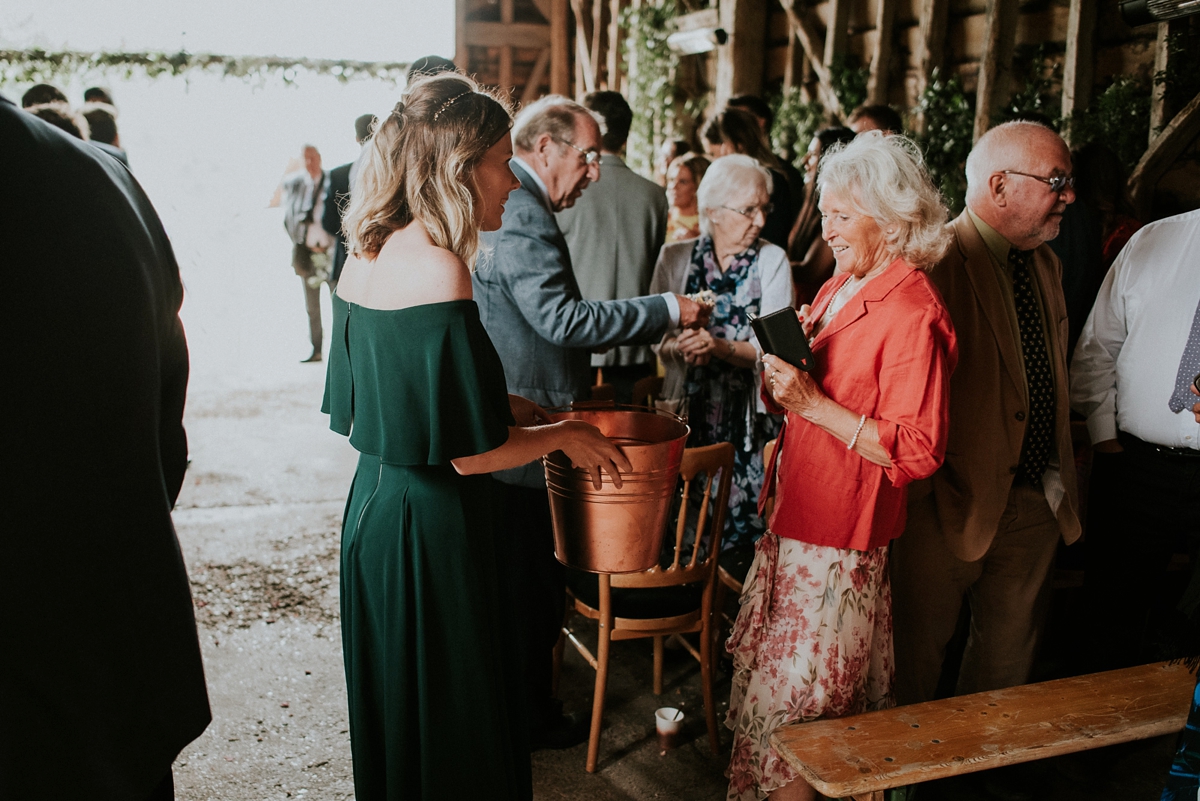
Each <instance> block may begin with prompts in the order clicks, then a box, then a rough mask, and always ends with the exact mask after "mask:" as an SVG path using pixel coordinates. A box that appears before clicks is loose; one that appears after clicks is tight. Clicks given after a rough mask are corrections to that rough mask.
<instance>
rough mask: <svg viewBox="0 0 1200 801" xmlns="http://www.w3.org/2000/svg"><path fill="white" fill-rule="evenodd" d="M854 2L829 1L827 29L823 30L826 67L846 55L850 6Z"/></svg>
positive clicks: (848, 0)
mask: <svg viewBox="0 0 1200 801" xmlns="http://www.w3.org/2000/svg"><path fill="white" fill-rule="evenodd" d="M853 4H854V0H829V6H830V7H829V12H830V16H829V27H828V28H826V29H825V51H824V53H825V55H824V61H825V66H826V67H832V66H833V64H834V62H835V61H836V60H837V59H838V58H839V57H841V56H845V55H846V43H847V42H848V41H849V39H850V6H851V5H853Z"/></svg>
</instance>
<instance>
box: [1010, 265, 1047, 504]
mask: <svg viewBox="0 0 1200 801" xmlns="http://www.w3.org/2000/svg"><path fill="white" fill-rule="evenodd" d="M1029 259H1030V254H1029V251H1027V250H1017V249H1016V248H1012V249H1011V250H1009V252H1008V263H1009V265H1010V266H1011V267H1012V279H1013V301H1014V304H1015V305H1016V307H1017V327H1018V328H1019V329H1020V331H1021V352H1022V354H1024V356H1025V382H1026V384H1028V385H1029V423H1028V425H1027V426H1026V429H1025V445H1024V447H1023V448H1022V449H1021V464H1020V468H1019V469H1020V474H1021V475H1023V476H1025V478H1026V479H1028V480H1029V482H1030V483H1031V484H1033V485H1034V486H1040V485H1041V483H1042V474H1043V473H1045V472H1046V466H1047V465H1048V464H1049V463H1050V445H1051V443H1052V441H1053V438H1054V376H1053V375H1051V373H1050V356H1049V354H1048V353H1047V352H1046V334H1045V330H1044V329H1043V327H1042V314H1041V311H1040V310H1039V309H1038V302H1037V298H1036V297H1034V294H1033V280H1032V278H1031V277H1030V274H1029Z"/></svg>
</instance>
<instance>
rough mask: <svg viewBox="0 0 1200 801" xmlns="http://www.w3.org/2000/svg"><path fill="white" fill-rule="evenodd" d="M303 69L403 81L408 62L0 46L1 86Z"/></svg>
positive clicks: (292, 76) (282, 73)
mask: <svg viewBox="0 0 1200 801" xmlns="http://www.w3.org/2000/svg"><path fill="white" fill-rule="evenodd" d="M300 70H304V71H306V72H311V73H314V74H317V75H332V76H333V77H334V78H336V79H337V80H339V81H341V82H342V83H345V82H347V81H350V80H355V79H359V78H373V79H376V80H384V81H389V82H390V83H391V84H392V85H396V84H398V83H400V82H402V81H403V80H404V76H405V73H406V72H407V70H408V64H405V63H401V62H382V61H345V60H329V59H311V58H283V57H280V56H221V55H215V54H212V53H188V52H186V51H180V52H178V53H161V52H140V53H124V52H118V53H108V52H97V53H84V52H77V51H71V50H64V51H59V52H47V51H45V50H38V49H34V50H0V85H3V84H5V83H42V82H45V83H50V82H53V81H57V80H62V79H66V78H70V77H71V76H72V75H77V74H85V73H102V74H109V75H112V74H116V75H120V76H122V77H125V78H130V77H132V76H133V75H134V73H139V72H140V73H142V74H144V75H147V76H148V77H150V78H158V77H160V76H162V75H171V76H180V75H184V74H185V73H188V72H208V73H217V74H220V75H222V76H224V77H230V78H242V79H247V78H259V79H260V80H261V79H265V78H267V77H268V76H271V75H276V74H277V75H279V77H281V78H282V79H283V82H284V83H286V84H292V83H295V81H296V76H297V73H298V72H299V71H300Z"/></svg>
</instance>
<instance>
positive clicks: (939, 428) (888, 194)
mask: <svg viewBox="0 0 1200 801" xmlns="http://www.w3.org/2000/svg"><path fill="white" fill-rule="evenodd" d="M818 183H819V186H820V193H821V201H820V209H821V214H822V236H823V237H824V238H825V241H826V242H828V243H829V246H830V248H831V249H832V250H833V252H834V255H835V258H836V259H837V269H838V272H837V273H835V274H834V276H833V278H831V279H830V280H829V282H828V283H826V284H825V286H824V287H823V288H822V289H821V291H820V292H819V293H818V294H817V297H816V298H815V299H814V302H813V306H812V307H811V308H809V307H807V306H805V307H802V308H801V310H800V316H801V320H802V322H803V324H804V326H805V328H806V329H807V330H808V333H809V336H810V337H811V338H812V349H813V354H814V356H815V359H816V368H815V369H814V371H813V372H812V373H804V372H801V371H800V370H798V369H796V368H795V367H793V366H792V365H790V364H788V363H787V362H785V361H783V360H782V359H779V358H777V357H775V356H770V355H767V356H764V357H763V364H764V370H765V373H764V379H765V380H764V384H763V398H764V400H765V401H766V402H767V407H768V408H769V409H771V410H772V411H776V412H784V413H785V415H786V422H785V425H784V429H783V432H782V433H781V434H780V437H779V445H778V448H777V450H776V458H775V459H774V460H773V462H772V463H771V464H770V465H769V466H768V468H767V475H766V479H765V484H764V491H763V493H762V495H763V499H765V498H767V497H770V496H771V495H774V497H775V508H774V511H773V512H772V515H771V517H770V519H769V520H768V532H767V534H766V535H765V536H764V537H763V538H762V539H761V540H760V541H759V543H758V546H757V551H756V554H755V559H754V563H753V565H752V566H751V568H750V573H749V578H748V580H747V582H746V588H745V591H744V592H743V595H742V608H741V612H740V614H739V615H738V620H737V623H736V625H735V626H734V631H733V634H732V636H731V637H730V640H729V645H728V647H729V650H730V651H731V652H732V654H733V659H734V680H733V693H732V698H731V700H730V704H729V717H728V720H727V725H729V727H730V728H732V729H733V730H734V741H733V757H732V760H731V763H730V767H729V777H730V787H729V798H730V799H731V800H736V801H751V800H753V801H757V800H758V799H761V798H765V797H768V796H769V797H770V798H772V799H775V801H791V800H792V799H805V801H807V799H813V798H815V797H816V795H815V791H814V790H813V789H812V788H811V787H809V786H808V785H807V784H806V783H805V782H804V780H803V779H797V776H796V773H795V771H794V770H793V769H792V768H791V767H789V766H788V765H787V763H786V762H784V761H783V760H782V759H781V758H780V757H779V755H778V754H777V753H776V752H775V750H774V749H773V748H772V747H771V745H770V742H769V738H770V736H771V734H772V733H773V732H774V731H775V729H777V728H778V727H779V726H781V725H784V724H786V723H794V722H797V721H809V720H814V719H816V718H828V717H841V716H843V715H851V714H856V713H859V712H865V711H869V710H874V709H882V708H886V707H889V706H891V705H892V703H893V701H892V692H891V690H892V677H893V661H892V618H891V590H890V586H889V583H888V574H887V553H888V547H887V546H888V543H889V542H890V541H891V540H892V539H894V538H896V537H898V536H899V535H900V533H901V532H902V531H903V530H904V519H905V504H906V495H907V489H906V488H907V485H908V484H909V482H911V481H913V480H915V479H920V478H925V477H927V476H929V475H931V474H932V473H933V472H934V471H935V470H936V469H937V468H938V466H939V465H940V464H941V463H942V459H943V457H944V456H945V450H946V437H947V432H948V395H947V388H948V386H949V383H950V373H951V372H952V371H953V369H954V365H955V362H956V360H957V348H956V345H955V339H954V329H953V327H952V325H951V323H950V316H949V313H948V312H947V311H946V308H945V306H944V305H943V303H942V300H941V297H940V295H939V294H938V292H937V290H936V289H935V288H934V286H933V284H932V283H931V282H930V281H929V279H928V277H927V276H926V274H925V271H926V270H927V269H929V268H930V267H931V266H932V265H933V264H935V263H936V262H937V261H938V259H939V258H940V257H941V256H942V254H943V253H944V252H945V250H946V248H947V247H948V245H949V233H948V232H947V230H946V229H945V223H946V218H947V212H946V209H945V207H944V206H943V205H942V202H941V198H940V196H939V194H938V192H937V190H936V189H935V188H934V186H933V184H932V183H931V182H930V180H929V178H928V176H927V175H926V173H925V169H924V166H923V164H922V161H921V157H920V154H919V151H918V150H917V148H916V146H915V145H913V143H912V142H910V141H909V140H907V139H905V138H903V137H901V136H884V135H882V134H879V133H869V134H864V135H861V136H859V137H858V138H857V139H855V140H854V141H853V142H851V143H850V144H848V145H846V146H844V147H841V148H840V149H837V150H834V151H833V152H831V153H830V154H829V155H828V156H826V157H825V159H824V160H823V162H822V165H821V172H820V175H819V176H818Z"/></svg>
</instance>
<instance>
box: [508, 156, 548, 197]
mask: <svg viewBox="0 0 1200 801" xmlns="http://www.w3.org/2000/svg"><path fill="white" fill-rule="evenodd" d="M512 162H513V163H514V164H516V165H517V166H518V167H520V168H521V169H522V170H524V171H525V172H526V173H528V174H529V177H530V179H532V180H533V183H534V185H535V186H536V187H537V194H538V195H539V196H541V198H542V202H543V203H545V204H546V205H547V206H549V205H550V191H549V190H548V189H546V185H545V184H544V183H542V179H541V177H540V176H539V175H538V174H537V171H536V170H535V169H533V167H530V166H529V165H528V164H526V163H525V162H524V161H523V160H522V159H521V157H520V156H513V157H512ZM529 188H530V187H526V189H529Z"/></svg>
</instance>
